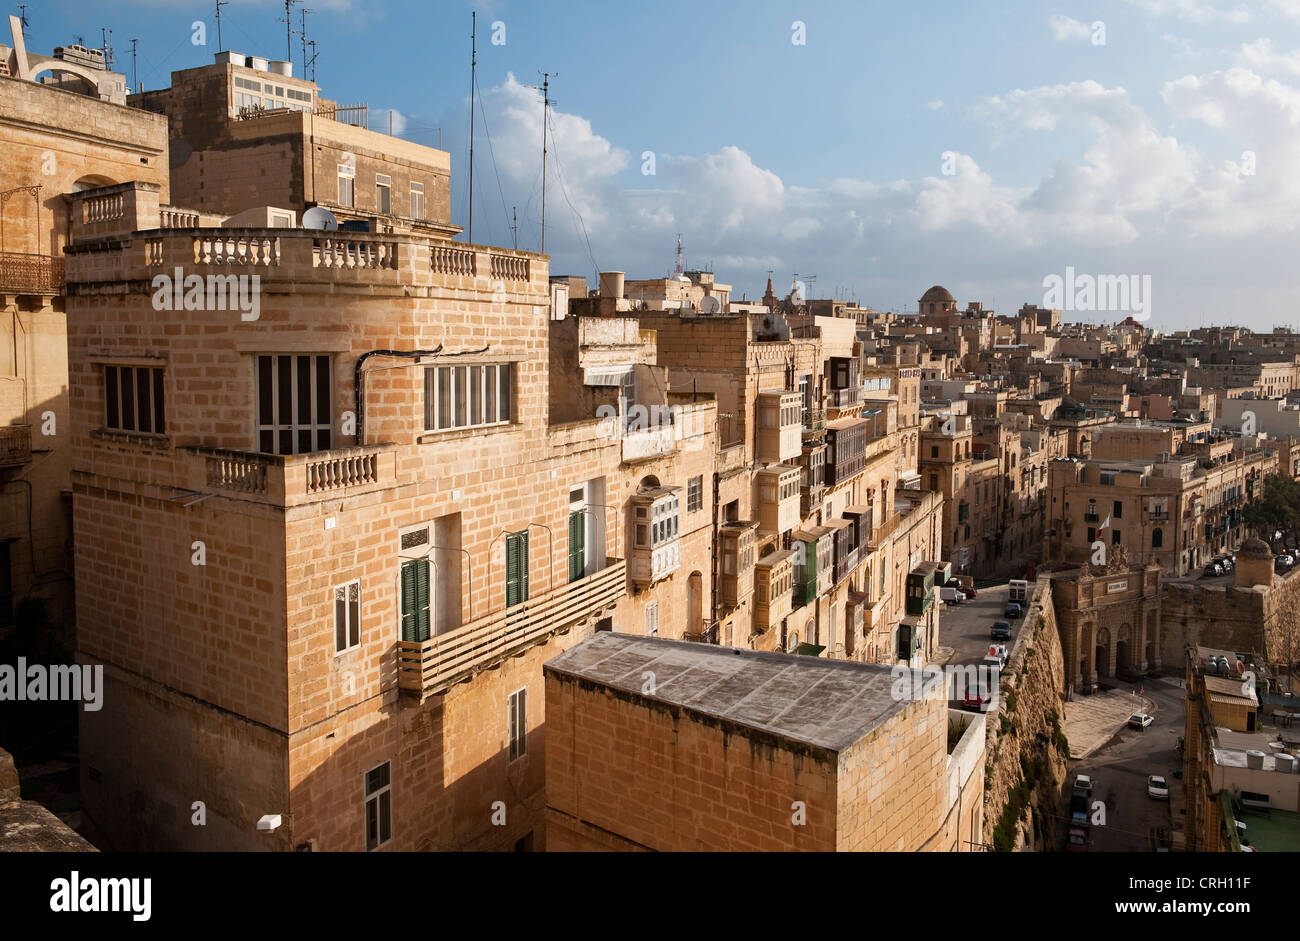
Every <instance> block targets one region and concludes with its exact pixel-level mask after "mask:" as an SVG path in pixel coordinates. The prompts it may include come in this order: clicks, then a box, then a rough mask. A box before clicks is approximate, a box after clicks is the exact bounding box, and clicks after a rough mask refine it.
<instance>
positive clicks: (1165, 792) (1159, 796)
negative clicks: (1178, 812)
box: [1147, 774, 1169, 801]
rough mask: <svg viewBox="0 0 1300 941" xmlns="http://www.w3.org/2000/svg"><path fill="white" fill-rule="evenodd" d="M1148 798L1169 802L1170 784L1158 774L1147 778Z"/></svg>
mask: <svg viewBox="0 0 1300 941" xmlns="http://www.w3.org/2000/svg"><path fill="white" fill-rule="evenodd" d="M1147 797H1150V798H1151V799H1152V800H1158V801H1167V800H1169V782H1167V781H1166V780H1165V779H1164V778H1162V777H1161V776H1160V775H1158V774H1153V775H1151V776H1150V777H1148V778H1147Z"/></svg>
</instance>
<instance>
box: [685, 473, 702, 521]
mask: <svg viewBox="0 0 1300 941" xmlns="http://www.w3.org/2000/svg"><path fill="white" fill-rule="evenodd" d="M702 506H704V476H703V475H701V476H699V477H692V478H691V479H690V480H689V481H687V483H686V512H687V513H694V512H695V511H696V510H698V509H699V508H700V507H702Z"/></svg>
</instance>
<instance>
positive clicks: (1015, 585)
mask: <svg viewBox="0 0 1300 941" xmlns="http://www.w3.org/2000/svg"><path fill="white" fill-rule="evenodd" d="M1007 600H1008V601H1018V602H1020V603H1021V604H1026V603H1027V602H1028V601H1029V582H1027V581H1026V580H1025V579H1023V578H1013V579H1011V581H1010V583H1009V584H1008V585H1007Z"/></svg>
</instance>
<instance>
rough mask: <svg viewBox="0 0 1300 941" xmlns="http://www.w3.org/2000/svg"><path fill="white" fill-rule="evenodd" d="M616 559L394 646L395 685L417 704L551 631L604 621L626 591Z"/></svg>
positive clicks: (623, 569)
mask: <svg viewBox="0 0 1300 941" xmlns="http://www.w3.org/2000/svg"><path fill="white" fill-rule="evenodd" d="M626 578H627V569H626V566H625V565H624V563H623V560H622V559H607V560H606V562H605V567H604V568H603V569H601V570H600V571H598V572H593V573H592V574H591V575H588V576H587V577H586V578H580V579H578V580H577V581H576V582H569V583H568V584H566V585H560V586H558V587H556V588H554V589H552V590H551V591H548V592H546V593H545V594H541V595H535V596H533V597H532V598H529V599H528V600H527V601H524V602H521V603H520V604H517V605H515V606H514V607H511V608H505V609H503V610H501V611H496V612H493V613H492V614H488V615H485V616H483V617H480V618H477V619H475V620H473V621H471V622H470V623H468V624H466V625H464V626H462V627H459V628H457V629H455V630H453V631H448V632H447V633H445V634H439V635H438V636H436V637H430V638H429V639H428V640H415V641H407V640H402V641H398V642H397V685H398V687H399V688H401V689H403V690H405V691H407V692H410V693H414V694H416V695H418V696H419V697H420V698H421V699H424V698H427V697H429V696H434V695H437V694H438V693H442V692H445V691H446V690H447V689H449V688H450V687H452V686H454V685H455V684H456V683H460V682H465V681H468V680H471V679H473V678H474V677H475V676H476V675H477V674H478V673H479V672H481V671H482V670H485V669H487V668H489V667H492V666H494V665H496V664H497V663H500V662H501V661H502V660H505V659H506V658H507V657H510V656H512V655H514V654H516V653H519V652H521V651H523V650H525V649H526V648H528V647H530V646H532V645H533V644H535V643H538V642H539V641H541V640H543V639H545V638H546V637H547V636H549V635H550V634H553V633H555V632H563V631H565V630H568V629H569V628H572V627H573V626H574V625H576V624H579V623H582V622H584V621H593V620H596V619H597V618H601V617H604V616H605V615H606V614H608V613H609V612H610V611H611V610H613V608H614V606H615V605H616V604H617V603H618V601H619V599H620V598H622V597H623V595H624V594H625V593H626V591H627V581H626Z"/></svg>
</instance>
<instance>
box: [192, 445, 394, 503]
mask: <svg viewBox="0 0 1300 941" xmlns="http://www.w3.org/2000/svg"><path fill="white" fill-rule="evenodd" d="M184 450H185V451H186V452H188V453H189V456H190V463H189V468H188V470H189V481H190V484H189V485H190V488H191V489H193V490H195V491H201V490H209V489H211V490H216V491H218V492H220V493H222V494H223V495H226V496H231V497H233V498H234V499H237V500H249V501H251V502H254V503H267V504H270V505H272V506H284V507H288V506H298V505H300V504H305V503H315V502H317V501H319V500H326V499H334V498H337V497H341V496H355V495H357V494H361V493H368V492H370V491H372V490H381V489H383V488H385V487H390V486H392V485H393V483H394V482H395V480H396V476H397V448H396V446H395V445H391V444H375V445H366V446H365V447H360V448H337V449H335V450H332V451H313V452H311V453H308V454H262V453H258V452H252V451H228V450H225V449H223V448H206V447H194V448H185V449H184Z"/></svg>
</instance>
